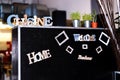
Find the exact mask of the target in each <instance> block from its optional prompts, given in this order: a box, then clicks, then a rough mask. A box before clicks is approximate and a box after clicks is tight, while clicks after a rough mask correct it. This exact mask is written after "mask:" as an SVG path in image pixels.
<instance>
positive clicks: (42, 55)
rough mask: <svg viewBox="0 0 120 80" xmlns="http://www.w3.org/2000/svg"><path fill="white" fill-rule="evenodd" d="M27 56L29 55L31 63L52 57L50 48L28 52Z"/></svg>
mask: <svg viewBox="0 0 120 80" xmlns="http://www.w3.org/2000/svg"><path fill="white" fill-rule="evenodd" d="M27 56H28V60H29V64H33V63H36V62H39V61H42V60H45V59H48V58H50V57H52V56H51V54H50V50H49V49H48V50H43V51H42V53H41V52H37V53H35V52H31V53H28V54H27Z"/></svg>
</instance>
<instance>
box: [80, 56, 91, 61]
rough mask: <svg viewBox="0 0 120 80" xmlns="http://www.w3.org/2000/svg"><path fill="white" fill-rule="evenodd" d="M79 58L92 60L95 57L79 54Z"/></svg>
mask: <svg viewBox="0 0 120 80" xmlns="http://www.w3.org/2000/svg"><path fill="white" fill-rule="evenodd" d="M78 59H79V60H89V61H91V60H92V59H93V58H92V57H88V56H86V55H85V56H82V55H78Z"/></svg>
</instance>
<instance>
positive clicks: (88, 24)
mask: <svg viewBox="0 0 120 80" xmlns="http://www.w3.org/2000/svg"><path fill="white" fill-rule="evenodd" d="M84 27H86V28H90V27H91V21H89V20H86V21H84Z"/></svg>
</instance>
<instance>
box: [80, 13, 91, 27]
mask: <svg viewBox="0 0 120 80" xmlns="http://www.w3.org/2000/svg"><path fill="white" fill-rule="evenodd" d="M82 19H83V22H84V27H86V28H89V27H91V21H92V16H91V14H84V15H83V16H82Z"/></svg>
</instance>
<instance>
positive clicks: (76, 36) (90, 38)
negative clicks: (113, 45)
mask: <svg viewBox="0 0 120 80" xmlns="http://www.w3.org/2000/svg"><path fill="white" fill-rule="evenodd" d="M73 36H74V40H75V41H96V35H95V34H92V35H90V34H73Z"/></svg>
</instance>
